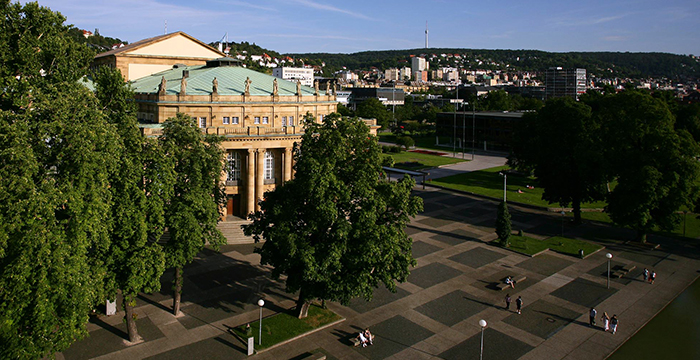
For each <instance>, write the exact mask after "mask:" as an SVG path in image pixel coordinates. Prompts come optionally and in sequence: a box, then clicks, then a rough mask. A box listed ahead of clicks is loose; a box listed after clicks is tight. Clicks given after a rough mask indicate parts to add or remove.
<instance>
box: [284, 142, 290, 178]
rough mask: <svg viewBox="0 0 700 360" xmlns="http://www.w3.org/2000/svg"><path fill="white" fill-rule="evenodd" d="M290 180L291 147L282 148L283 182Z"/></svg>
mask: <svg viewBox="0 0 700 360" xmlns="http://www.w3.org/2000/svg"><path fill="white" fill-rule="evenodd" d="M289 180H292V148H284V182H287V181H289Z"/></svg>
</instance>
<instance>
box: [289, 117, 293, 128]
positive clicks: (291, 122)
mask: <svg viewBox="0 0 700 360" xmlns="http://www.w3.org/2000/svg"><path fill="white" fill-rule="evenodd" d="M289 126H294V116H290V117H289Z"/></svg>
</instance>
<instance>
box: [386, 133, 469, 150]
mask: <svg viewBox="0 0 700 360" xmlns="http://www.w3.org/2000/svg"><path fill="white" fill-rule="evenodd" d="M377 136H378V137H379V141H383V142H388V143H393V144H396V135H394V134H392V133H390V132H385V133H379V134H377ZM411 138H413V141H415V142H416V147H419V148H423V149H431V150H438V151H446V152H452V150H453V149H454V148H453V147H452V146H449V145H447V146H439V145H435V135H430V136H422V137H415V136H411ZM450 140H451V138H450V139H448V138H445V137H442V138H441V139H440V141H442V142H448V141H450ZM466 145H471V143H470V142H469V141H467V142H466ZM457 151H462V149H461V148H457ZM465 151H467V152H471V147H469V148H468V150H467V148H465Z"/></svg>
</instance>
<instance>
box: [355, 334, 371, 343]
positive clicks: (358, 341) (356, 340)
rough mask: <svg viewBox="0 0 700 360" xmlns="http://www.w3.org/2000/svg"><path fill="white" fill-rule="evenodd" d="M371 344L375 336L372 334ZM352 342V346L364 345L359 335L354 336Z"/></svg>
mask: <svg viewBox="0 0 700 360" xmlns="http://www.w3.org/2000/svg"><path fill="white" fill-rule="evenodd" d="M369 341H370V342H374V334H372V338H371V339H369ZM350 342H351V343H352V346H360V345H362V342H360V339H358V338H357V335H355V336H353V337H351V338H350Z"/></svg>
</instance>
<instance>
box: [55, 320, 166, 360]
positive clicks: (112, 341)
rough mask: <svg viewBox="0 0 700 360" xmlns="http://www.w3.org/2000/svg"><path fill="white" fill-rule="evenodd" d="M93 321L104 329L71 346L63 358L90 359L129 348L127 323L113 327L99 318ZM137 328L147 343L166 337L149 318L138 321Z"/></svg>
mask: <svg viewBox="0 0 700 360" xmlns="http://www.w3.org/2000/svg"><path fill="white" fill-rule="evenodd" d="M91 321H93V322H98V323H99V324H100V326H103V328H102V329H99V330H95V331H91V332H90V336H89V337H87V338H85V339H83V340H80V341H78V342H76V343H74V344H73V345H71V347H70V348H68V350H66V351H64V352H63V356H64V357H65V358H66V359H69V360H70V359H90V358H93V357H97V356H100V355H105V354H109V353H112V352H115V351H119V350H122V349H126V348H127V347H128V346H127V345H126V343H125V341H126V340H128V338H129V336H128V335H127V333H126V323H120V324H118V325H116V326H112V325H108V324H105V323H103V322H102V321H101V320H100V319H97V318H93V319H91ZM136 328H137V329H138V332H139V335H141V337H142V338H143V340H144V341H146V342H148V341H153V340H156V339H160V338H162V337H163V336H164V335H163V333H162V332H161V331H160V329H158V327H157V326H155V325H154V324H153V322H152V321H151V320H150V319H148V318H141V319H137V320H136ZM96 344H99V346H95V345H96ZM134 346H139V345H134Z"/></svg>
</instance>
